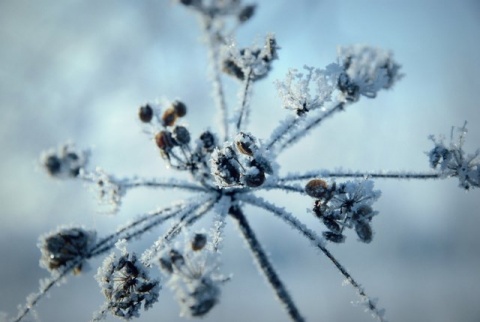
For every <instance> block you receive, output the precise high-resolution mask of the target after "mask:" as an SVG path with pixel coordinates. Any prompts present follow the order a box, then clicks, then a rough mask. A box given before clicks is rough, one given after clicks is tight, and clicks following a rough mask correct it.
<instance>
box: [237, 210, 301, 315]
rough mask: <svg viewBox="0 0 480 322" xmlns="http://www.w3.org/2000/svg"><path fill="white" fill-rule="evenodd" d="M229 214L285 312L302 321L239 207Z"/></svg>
mask: <svg viewBox="0 0 480 322" xmlns="http://www.w3.org/2000/svg"><path fill="white" fill-rule="evenodd" d="M229 214H230V215H231V216H232V217H233V218H235V219H236V220H237V223H238V226H239V228H240V231H241V232H242V234H243V237H244V238H245V240H246V242H247V243H248V246H249V247H250V251H251V252H252V254H253V256H254V258H255V260H256V261H257V264H258V266H259V267H260V269H261V270H262V272H263V273H264V274H265V277H266V278H267V279H268V282H269V283H270V285H271V286H272V288H273V289H274V291H275V294H276V295H277V298H278V299H279V300H280V302H282V304H283V305H284V306H285V309H286V310H287V313H288V315H289V316H290V318H291V319H292V321H297V322H300V321H304V318H303V317H302V316H301V315H300V312H299V310H298V309H297V307H296V306H295V303H293V299H292V298H291V296H290V294H289V293H288V291H287V289H286V288H285V286H284V285H283V283H282V281H281V280H280V277H279V276H278V274H277V272H276V271H275V269H274V268H273V266H272V264H271V263H270V261H269V260H268V257H267V254H266V253H265V251H264V250H263V249H262V246H261V244H260V242H259V241H258V240H257V237H256V236H255V233H254V231H253V230H252V228H251V227H250V225H249V223H248V221H247V219H246V218H245V216H244V214H243V212H242V210H241V209H240V207H238V206H232V207H231V208H230V210H229Z"/></svg>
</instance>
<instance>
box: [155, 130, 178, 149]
mask: <svg viewBox="0 0 480 322" xmlns="http://www.w3.org/2000/svg"><path fill="white" fill-rule="evenodd" d="M155 144H156V145H157V147H158V148H159V149H160V150H162V152H168V151H169V150H170V149H171V148H173V147H174V146H175V141H174V140H173V138H172V134H171V133H170V132H168V131H160V132H158V133H157V134H156V135H155Z"/></svg>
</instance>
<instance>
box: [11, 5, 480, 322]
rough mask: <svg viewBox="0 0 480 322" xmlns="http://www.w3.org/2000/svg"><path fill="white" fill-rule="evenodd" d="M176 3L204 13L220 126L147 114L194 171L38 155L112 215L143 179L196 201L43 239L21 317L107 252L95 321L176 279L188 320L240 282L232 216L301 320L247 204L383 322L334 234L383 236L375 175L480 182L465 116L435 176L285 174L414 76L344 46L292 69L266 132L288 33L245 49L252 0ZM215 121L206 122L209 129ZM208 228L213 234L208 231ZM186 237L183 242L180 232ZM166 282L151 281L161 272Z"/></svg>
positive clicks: (76, 155)
mask: <svg viewBox="0 0 480 322" xmlns="http://www.w3.org/2000/svg"><path fill="white" fill-rule="evenodd" d="M178 2H179V4H181V5H183V6H185V7H186V8H188V9H190V10H191V11H193V12H194V13H195V14H197V15H198V17H200V22H201V25H202V28H203V30H204V34H205V42H206V43H207V46H208V48H209V51H210V59H211V67H212V70H213V73H212V74H213V77H212V85H213V93H214V98H215V103H216V106H217V108H218V114H219V116H220V125H219V127H218V131H212V130H205V131H203V132H201V133H197V134H193V133H191V132H190V130H189V129H188V127H187V126H186V125H185V124H183V123H181V121H182V119H184V118H187V117H188V116H187V114H188V113H187V112H188V107H187V105H186V104H185V103H184V102H183V101H182V100H178V99H177V100H171V101H169V102H162V103H154V102H149V103H146V104H143V105H142V106H140V107H139V109H138V115H137V116H138V118H139V120H140V122H141V123H142V126H143V128H144V130H145V132H146V133H148V134H149V135H150V138H151V139H152V141H153V142H154V144H155V145H156V147H157V148H158V151H159V154H160V155H161V157H162V158H163V159H164V161H165V162H166V164H167V165H168V166H169V167H170V168H171V170H172V171H179V172H186V173H188V174H190V180H178V179H176V178H170V179H165V178H138V177H133V178H119V177H116V176H115V175H113V174H110V173H108V172H106V171H104V170H102V169H98V168H97V169H92V168H91V167H90V166H89V164H88V156H89V153H88V152H86V151H81V150H78V149H77V148H75V146H74V145H71V144H70V145H64V146H61V147H60V148H59V149H58V150H51V151H48V152H46V153H44V154H43V155H42V156H41V159H40V162H41V164H42V166H43V168H44V169H45V170H46V172H47V173H48V174H49V175H51V176H52V177H54V178H59V179H75V180H81V181H84V182H86V183H87V184H91V185H92V187H94V188H95V189H96V190H97V192H98V196H99V200H100V202H101V204H102V205H103V206H106V208H107V210H109V211H111V212H116V211H118V210H119V209H120V205H121V201H122V197H123V196H124V195H125V194H126V193H128V192H129V191H130V190H132V189H134V188H137V187H147V188H161V189H180V190H185V191H187V192H191V193H192V194H193V196H192V197H190V198H187V199H185V200H182V201H177V202H174V203H172V204H171V205H170V206H167V207H164V208H160V209H158V210H155V211H152V212H149V213H145V214H144V215H141V216H139V217H137V218H135V219H134V220H133V221H132V222H130V223H128V224H126V225H124V226H123V227H121V228H119V229H118V230H116V231H115V232H113V233H112V234H110V235H107V236H105V237H103V238H96V235H97V234H96V233H95V232H93V231H88V230H85V229H83V228H78V227H71V228H62V229H60V230H58V231H57V232H54V233H52V234H49V235H46V236H44V237H42V238H41V241H40V243H39V245H40V249H41V254H42V255H41V265H42V266H43V267H45V268H47V270H49V271H50V273H51V278H50V279H49V280H47V281H44V282H42V284H41V286H40V291H39V292H38V293H36V294H33V295H32V296H29V297H28V299H27V304H26V305H25V306H24V307H23V308H22V309H21V311H20V312H19V314H18V316H17V317H16V318H15V319H14V321H21V320H23V318H24V317H25V316H26V315H27V314H28V312H29V311H30V310H31V309H32V308H33V307H34V306H35V305H37V302H38V301H39V300H40V299H41V298H42V297H43V296H44V295H45V294H46V293H47V292H48V291H49V290H50V288H52V286H53V285H55V284H57V282H59V281H60V280H61V279H63V278H65V277H66V276H67V275H68V274H69V273H70V272H73V273H75V274H78V273H80V272H81V270H82V267H83V266H84V265H85V264H86V263H87V262H88V260H89V259H91V258H94V257H97V256H102V255H105V254H106V253H107V252H111V251H112V250H113V249H114V248H115V247H117V248H118V249H119V250H120V253H121V254H120V256H118V255H116V254H115V253H114V252H112V253H111V254H110V255H108V256H107V257H106V259H105V260H104V263H103V265H102V267H100V269H99V270H98V273H97V275H96V277H97V280H98V282H99V284H100V287H101V289H102V293H103V294H104V295H105V303H104V305H103V306H102V307H101V309H100V311H99V312H98V313H96V314H95V315H94V317H93V319H94V320H101V319H103V318H104V317H105V316H106V314H107V313H108V312H110V313H111V314H113V315H115V316H117V317H120V318H123V319H125V320H129V319H131V318H133V317H137V316H139V315H140V313H141V309H142V307H143V309H148V308H150V307H151V306H152V305H153V304H154V303H155V302H156V301H157V300H158V298H159V292H160V289H161V287H162V285H167V286H169V287H170V288H171V289H172V290H173V292H174V293H175V298H176V299H177V300H178V302H179V305H180V307H181V314H182V315H184V316H187V317H203V316H205V315H206V314H208V313H209V312H210V311H211V310H212V309H214V308H215V306H216V305H217V304H218V303H219V301H220V295H221V287H222V285H223V284H224V283H225V282H227V281H228V280H229V278H225V277H224V276H223V275H222V274H220V273H219V272H218V270H219V269H220V258H221V251H220V250H221V246H222V241H223V237H222V236H223V230H224V227H225V225H226V222H227V220H229V219H232V220H233V221H234V222H235V223H236V224H237V225H238V227H239V231H240V234H241V235H242V236H243V238H244V239H245V241H246V243H247V245H248V248H249V250H250V251H251V254H252V256H253V257H254V259H255V261H256V262H257V264H258V267H259V269H260V271H261V272H262V273H263V274H264V275H265V278H266V279H267V281H268V283H269V284H270V286H271V287H272V289H273V291H274V294H275V295H276V297H277V298H278V300H279V301H280V302H281V303H282V304H283V306H284V308H285V310H286V313H287V314H288V316H289V317H290V319H291V320H293V321H304V318H303V316H302V314H301V312H300V310H299V308H298V307H297V305H296V303H295V302H294V299H293V298H292V296H291V295H290V294H289V292H288V291H287V289H286V287H285V286H284V284H283V282H282V280H281V278H280V277H279V275H278V273H277V271H276V269H275V268H274V266H273V265H272V263H271V262H270V260H269V258H268V256H267V254H266V251H265V250H264V248H263V246H262V245H261V244H260V242H259V240H258V238H257V236H256V234H255V232H254V231H253V229H252V227H251V226H250V224H249V222H248V220H247V217H246V216H245V213H244V208H245V206H247V205H248V206H253V207H255V208H259V209H263V210H264V211H266V212H267V213H270V214H272V215H273V216H275V217H278V218H279V219H280V220H281V221H283V222H285V223H286V224H287V225H289V226H290V227H292V228H293V229H294V230H295V231H297V232H298V233H299V234H300V236H302V237H304V238H306V239H307V240H308V241H310V242H311V244H312V245H313V246H314V247H315V248H317V249H319V250H320V251H321V252H322V253H323V254H324V255H325V256H326V257H327V258H328V259H329V260H330V261H331V262H332V263H333V264H334V266H335V267H336V268H337V269H338V271H339V272H340V273H341V274H342V275H343V277H344V278H345V279H346V280H347V281H348V282H349V283H350V284H351V285H352V286H353V287H354V289H355V290H356V291H357V293H358V294H359V297H360V300H361V302H363V304H364V305H365V306H366V308H367V310H368V311H369V312H370V313H372V315H373V316H374V317H375V318H377V319H379V320H381V321H383V320H384V319H385V317H384V311H383V310H382V309H380V308H379V307H378V306H377V304H376V301H374V300H373V299H372V298H371V297H369V296H368V295H367V294H366V292H365V290H364V289H363V287H361V286H360V284H359V283H358V282H357V281H356V280H355V279H354V278H353V277H352V276H351V275H350V274H349V273H348V272H347V270H346V269H345V267H344V266H342V265H341V264H340V263H339V261H338V260H337V259H336V258H335V257H334V256H333V255H332V253H331V252H330V251H329V250H328V248H327V246H328V245H329V243H344V242H345V241H346V229H347V228H352V229H353V230H355V234H356V236H357V237H358V240H359V241H361V242H364V243H370V242H372V240H373V237H374V229H373V227H374V222H373V218H374V217H375V216H377V215H378V211H376V210H374V202H375V201H376V200H377V199H378V198H379V197H380V191H378V190H375V189H374V179H376V178H391V179H420V180H426V179H446V178H451V177H456V178H458V180H459V182H460V183H459V185H460V187H461V188H463V189H466V190H470V189H474V188H479V187H480V168H479V163H480V162H479V158H478V155H479V152H478V151H477V152H475V153H474V154H466V152H465V151H464V150H463V145H464V140H465V134H466V125H464V126H463V127H461V128H460V135H459V136H458V137H456V136H455V135H454V132H453V131H454V130H452V135H451V142H450V144H445V143H444V139H443V138H433V137H432V141H433V143H434V147H433V149H432V150H431V151H430V152H429V153H428V157H429V161H430V165H431V167H432V169H433V171H426V172H422V173H413V172H395V171H381V172H361V171H358V172H352V171H329V170H325V169H320V170H315V171H306V172H296V173H287V174H283V173H282V172H281V165H280V164H279V162H278V158H277V157H278V156H279V155H280V154H281V153H283V152H285V151H286V150H287V149H288V148H290V147H291V146H293V145H294V144H295V143H296V142H298V141H299V140H300V139H302V138H303V137H305V136H306V135H307V134H308V133H310V131H311V130H312V129H314V128H316V127H317V126H319V125H320V124H321V123H322V122H323V121H324V120H326V119H327V118H328V117H331V116H333V115H335V114H336V113H337V112H340V111H344V110H346V109H347V108H349V107H350V105H352V104H354V103H356V102H358V101H359V100H360V99H362V98H363V97H366V98H375V97H376V96H377V94H378V93H379V92H380V91H381V90H384V89H391V88H392V87H393V86H394V85H395V83H396V82H397V81H398V80H399V79H400V78H401V77H402V76H403V75H402V74H401V73H400V65H399V64H398V63H397V62H395V60H394V59H393V55H392V54H391V53H390V52H388V51H384V50H381V49H378V48H373V47H369V46H358V45H357V46H347V47H341V48H340V49H339V53H338V61H337V62H335V63H332V64H330V65H328V66H326V67H325V68H323V69H322V68H315V67H310V66H305V67H304V71H303V72H302V71H299V70H296V69H291V70H290V71H289V72H288V73H287V75H286V77H285V79H284V80H280V81H277V83H276V86H277V89H278V94H279V97H280V99H281V100H282V102H283V107H284V108H285V109H287V110H289V111H288V113H290V114H289V115H288V116H286V117H285V118H284V119H283V120H282V121H280V124H279V125H278V126H277V127H276V128H275V129H274V131H273V132H272V133H271V135H270V136H269V137H267V138H264V139H262V138H259V137H257V136H256V135H255V133H251V132H249V131H248V130H247V125H248V119H249V115H250V95H251V89H252V86H254V85H255V83H256V82H258V81H259V80H261V79H264V78H266V77H268V73H269V71H270V70H271V69H272V68H274V64H275V60H276V59H278V58H279V55H278V50H279V46H278V45H277V40H276V38H275V36H274V35H273V34H268V35H267V36H266V38H265V41H264V43H263V45H262V46H261V47H257V46H251V47H246V48H238V45H237V43H236V42H235V40H234V37H233V35H234V32H235V30H236V28H237V27H238V26H241V25H242V24H243V23H245V22H247V21H248V20H249V19H250V18H251V17H252V16H253V15H254V12H255V8H256V7H255V5H252V4H243V3H241V1H240V0H210V1H207V0H179V1H178ZM222 72H224V73H225V74H227V75H229V76H232V77H233V78H234V79H236V80H237V81H239V82H240V86H239V87H240V89H239V93H240V103H239V106H238V107H237V108H236V109H233V110H232V108H231V107H229V106H228V105H227V98H226V94H225V91H224V86H225V83H224V79H223V78H222V76H221V73H222ZM210 125H211V124H206V125H205V126H206V127H207V128H208V126H210ZM266 190H280V191H286V192H291V193H294V194H297V195H298V196H300V197H302V196H303V197H311V198H313V200H309V199H308V198H304V200H306V201H305V202H306V203H310V205H311V206H310V207H311V213H312V214H313V215H314V216H315V217H317V218H318V219H319V221H320V222H321V223H323V225H324V226H325V228H326V230H325V231H324V232H323V233H322V234H318V233H317V232H316V231H315V230H314V229H312V228H310V227H308V226H306V225H305V224H304V223H302V222H301V221H300V220H299V219H298V218H297V217H296V216H295V215H294V214H292V213H290V212H288V211H287V210H285V209H284V208H283V207H282V206H279V205H276V204H274V203H272V202H270V201H267V200H265V199H263V198H261V197H259V196H258V194H257V192H258V191H266ZM211 214H213V216H212V217H213V220H212V223H211V227H208V233H205V232H200V233H198V232H191V230H192V229H191V228H192V226H193V224H194V223H196V222H197V221H198V220H200V219H202V218H205V217H207V216H209V215H211ZM167 221H171V222H172V223H171V225H170V227H169V228H168V229H166V231H165V232H164V233H163V235H161V236H159V237H158V239H157V240H156V241H155V243H153V244H152V245H151V246H150V247H149V248H148V249H146V250H145V251H144V253H143V254H142V255H141V256H139V257H137V256H136V255H135V254H134V253H133V252H129V251H127V248H126V244H127V243H129V242H130V241H132V240H133V239H134V238H138V237H141V236H142V235H143V234H145V233H146V232H151V231H154V228H156V227H157V226H160V225H162V224H164V223H166V222H167ZM206 231H207V230H206ZM182 232H183V233H184V234H185V235H186V236H191V237H189V238H190V239H189V241H188V242H186V243H184V245H183V247H179V242H178V240H177V239H178V237H179V235H180V234H181V233H182ZM160 272H161V273H162V274H163V276H164V277H163V278H158V279H157V278H151V277H150V275H151V274H159V273H160Z"/></svg>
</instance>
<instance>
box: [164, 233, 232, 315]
mask: <svg viewBox="0 0 480 322" xmlns="http://www.w3.org/2000/svg"><path fill="white" fill-rule="evenodd" d="M212 250H213V247H211V245H209V246H207V236H206V235H205V234H203V233H197V234H195V235H194V236H193V238H192V239H191V242H190V243H187V244H186V245H185V247H184V251H183V252H182V251H179V250H178V249H176V248H171V249H169V250H167V251H166V252H165V253H164V255H163V256H162V257H161V258H160V259H159V263H160V268H161V270H162V271H163V272H164V274H165V275H166V276H168V277H169V282H168V285H169V287H170V288H171V289H172V291H173V292H174V293H175V296H176V298H177V301H178V303H179V305H180V307H181V311H180V315H181V316H187V317H202V316H204V315H206V314H207V313H208V312H210V310H211V309H212V308H213V307H214V306H215V305H216V304H217V303H218V302H219V298H220V286H221V284H223V283H224V282H225V281H227V280H228V279H227V278H225V277H223V276H222V275H218V274H215V272H216V271H217V269H218V259H217V255H218V254H217V253H213V252H212Z"/></svg>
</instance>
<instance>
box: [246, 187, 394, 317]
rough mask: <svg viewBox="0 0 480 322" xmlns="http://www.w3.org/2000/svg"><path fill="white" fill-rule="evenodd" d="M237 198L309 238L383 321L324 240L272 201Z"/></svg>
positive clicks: (380, 310)
mask: <svg viewBox="0 0 480 322" xmlns="http://www.w3.org/2000/svg"><path fill="white" fill-rule="evenodd" d="M238 199H239V200H242V201H244V202H246V203H248V204H250V205H253V206H256V207H259V208H263V209H265V210H267V211H268V212H270V213H272V214H274V215H275V216H277V217H279V218H280V219H282V220H283V221H285V222H287V223H288V224H289V225H290V226H291V227H293V228H295V229H296V230H297V231H298V232H300V233H301V234H302V235H303V236H304V237H306V238H307V239H309V240H310V241H311V242H312V244H313V245H314V246H315V247H317V248H319V249H320V250H321V251H322V252H323V253H324V254H325V256H327V258H328V259H329V260H330V261H331V262H332V263H333V264H334V265H335V267H336V268H337V269H338V270H339V271H340V273H341V274H342V275H343V276H344V277H345V278H346V279H347V281H348V282H349V283H350V284H351V285H352V286H353V287H354V288H355V290H356V291H357V293H358V295H359V296H360V298H361V299H362V301H364V302H365V304H366V306H367V308H368V309H369V310H370V311H371V312H372V314H374V315H375V317H376V318H378V319H379V320H380V321H385V319H384V310H383V309H379V308H378V307H377V306H376V303H375V301H374V300H372V299H371V298H370V297H369V296H368V295H367V294H366V293H365V290H364V289H363V287H362V286H361V285H360V284H359V283H357V282H356V281H355V279H354V278H353V277H352V276H351V275H350V274H349V273H348V272H347V270H346V269H345V267H343V266H342V264H340V262H339V261H338V260H337V259H336V258H335V257H334V256H333V255H332V253H330V251H329V250H328V249H327V248H326V247H325V240H324V239H323V238H321V237H319V236H317V234H316V233H315V232H314V231H312V230H311V229H309V228H307V227H306V226H305V225H304V224H303V223H301V222H300V221H299V220H298V219H297V218H295V217H294V216H293V215H292V214H290V213H289V212H287V211H285V210H284V209H283V208H280V207H277V206H275V205H274V204H272V203H269V202H267V201H265V200H263V199H262V198H258V197H254V196H252V195H243V196H241V197H240V198H238Z"/></svg>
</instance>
